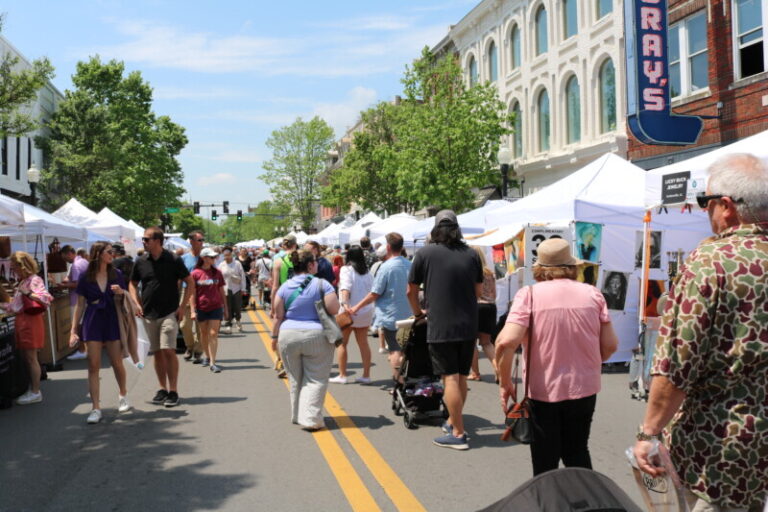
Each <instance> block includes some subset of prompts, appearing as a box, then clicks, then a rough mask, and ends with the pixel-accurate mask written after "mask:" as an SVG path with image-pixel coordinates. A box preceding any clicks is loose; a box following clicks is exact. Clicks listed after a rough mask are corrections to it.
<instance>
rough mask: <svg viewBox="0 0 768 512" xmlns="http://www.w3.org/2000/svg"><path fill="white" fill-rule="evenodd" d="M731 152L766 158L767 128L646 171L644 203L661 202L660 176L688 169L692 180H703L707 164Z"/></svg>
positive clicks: (767, 158) (767, 153)
mask: <svg viewBox="0 0 768 512" xmlns="http://www.w3.org/2000/svg"><path fill="white" fill-rule="evenodd" d="M732 153H751V154H753V155H755V156H756V157H758V158H761V159H763V160H768V130H766V131H763V132H760V133H758V134H755V135H752V136H751V137H747V138H745V139H741V140H740V141H737V142H734V143H733V144H729V145H727V146H723V147H721V148H718V149H714V150H712V151H710V152H708V153H704V154H702V155H698V156H695V157H693V158H689V159H688V160H683V161H682V162H676V163H674V164H670V165H666V166H664V167H658V168H656V169H653V170H651V171H648V173H646V181H645V204H646V205H647V206H648V207H649V208H650V207H655V206H658V205H660V204H661V189H662V176H665V175H669V174H675V173H680V172H686V171H688V172H690V173H691V179H692V180H700V181H702V182H703V181H704V180H706V176H707V169H708V168H709V166H710V165H712V164H713V163H714V162H715V161H716V160H717V159H718V158H720V157H722V156H725V155H728V154H732Z"/></svg>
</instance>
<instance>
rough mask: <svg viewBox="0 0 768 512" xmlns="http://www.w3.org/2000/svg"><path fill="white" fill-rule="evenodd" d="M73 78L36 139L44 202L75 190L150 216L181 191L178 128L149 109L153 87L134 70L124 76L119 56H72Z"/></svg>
mask: <svg viewBox="0 0 768 512" xmlns="http://www.w3.org/2000/svg"><path fill="white" fill-rule="evenodd" d="M72 82H73V84H74V87H75V88H74V90H72V91H70V90H68V91H66V93H65V99H64V100H63V101H62V102H61V103H60V104H59V107H58V109H57V111H56V112H55V113H54V115H53V117H52V118H51V120H50V121H49V122H48V123H47V126H48V128H49V131H48V135H46V136H43V137H39V138H38V139H37V141H36V143H37V145H38V146H39V147H41V148H43V151H44V152H45V153H46V157H47V161H48V162H49V165H48V168H47V169H46V170H44V172H43V180H42V183H41V185H42V189H43V192H44V195H45V200H46V202H47V203H48V206H49V207H52V208H55V207H56V206H58V205H59V204H61V203H63V202H64V201H66V200H67V199H69V198H70V197H77V198H78V199H79V200H80V201H81V202H82V203H83V204H85V205H86V206H88V207H89V208H91V209H93V210H98V209H101V208H102V207H104V206H109V207H110V208H111V209H112V210H113V211H114V212H115V213H117V214H118V215H120V216H122V217H124V218H131V219H134V220H136V221H137V222H138V223H140V224H153V223H155V222H156V220H157V218H158V217H159V216H160V214H161V213H162V211H163V209H164V208H165V207H169V206H177V205H178V204H179V197H180V196H181V195H182V194H183V193H184V189H183V188H182V186H181V184H182V181H183V173H182V170H181V165H180V164H179V162H178V161H177V160H176V157H177V156H178V155H179V153H180V152H181V150H182V149H183V148H184V146H186V144H187V137H186V135H185V134H184V128H183V127H181V126H179V125H178V124H176V123H174V122H172V121H171V119H170V118H169V117H167V116H157V115H156V114H155V113H154V112H153V111H152V88H151V87H150V85H149V84H148V83H147V82H145V81H144V80H143V78H142V76H141V73H139V72H138V71H133V72H131V73H128V74H127V75H126V74H125V66H124V64H123V63H122V62H118V61H115V60H112V61H109V62H106V63H102V62H101V59H100V58H99V57H92V58H91V59H90V60H89V61H88V62H79V63H78V64H77V70H76V72H75V74H74V76H73V77H72Z"/></svg>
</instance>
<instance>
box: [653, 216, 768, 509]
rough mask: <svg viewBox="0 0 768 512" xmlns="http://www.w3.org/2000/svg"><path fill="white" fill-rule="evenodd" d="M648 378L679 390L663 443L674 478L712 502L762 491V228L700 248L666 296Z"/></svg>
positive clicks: (736, 502)
mask: <svg viewBox="0 0 768 512" xmlns="http://www.w3.org/2000/svg"><path fill="white" fill-rule="evenodd" d="M652 373H653V374H654V375H663V376H666V377H667V378H669V380H670V381H671V383H672V384H674V385H675V386H676V387H677V388H679V389H681V390H683V391H685V393H686V398H685V401H684V402H683V405H682V406H681V407H680V410H679V411H678V412H677V414H676V415H675V417H674V419H673V420H672V423H671V428H670V430H669V437H668V438H667V440H668V441H669V443H670V452H671V454H672V460H673V462H674V463H675V465H676V466H677V470H678V472H679V473H680V476H681V478H682V479H683V480H684V481H685V483H686V486H687V487H688V489H690V490H691V491H692V492H693V493H694V494H696V495H698V496H699V497H701V498H703V499H704V500H706V501H708V502H711V503H715V504H717V505H720V506H729V507H749V506H754V505H756V504H759V503H762V502H763V500H764V499H765V496H766V492H768V227H766V226H765V225H762V227H760V226H758V225H755V224H745V225H741V226H737V227H735V228H731V229H728V230H726V231H724V232H723V233H721V234H719V235H717V236H715V237H712V238H710V239H707V240H705V241H704V242H702V243H701V244H700V245H699V247H698V248H697V249H696V250H695V251H694V252H693V253H691V255H690V257H689V258H688V260H687V261H686V263H685V265H684V266H682V267H681V270H680V273H679V275H678V280H677V281H676V282H675V284H674V285H673V286H672V288H671V290H670V300H669V301H667V305H666V307H665V310H664V317H663V320H662V327H661V329H660V331H659V339H658V343H657V345H656V355H655V357H654V364H653V371H652Z"/></svg>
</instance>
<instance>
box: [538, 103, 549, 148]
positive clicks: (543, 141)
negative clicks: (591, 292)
mask: <svg viewBox="0 0 768 512" xmlns="http://www.w3.org/2000/svg"><path fill="white" fill-rule="evenodd" d="M537 103H538V107H539V108H538V111H539V118H538V121H539V151H549V133H550V125H549V95H548V94H547V91H546V89H545V90H543V91H541V94H539V101H538V102H537Z"/></svg>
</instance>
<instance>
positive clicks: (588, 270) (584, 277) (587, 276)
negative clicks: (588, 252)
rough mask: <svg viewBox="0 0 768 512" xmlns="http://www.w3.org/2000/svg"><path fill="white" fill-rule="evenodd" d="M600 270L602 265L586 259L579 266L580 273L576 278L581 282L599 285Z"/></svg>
mask: <svg viewBox="0 0 768 512" xmlns="http://www.w3.org/2000/svg"><path fill="white" fill-rule="evenodd" d="M599 270H600V266H599V265H598V264H597V263H590V262H588V261H585V262H583V263H582V264H581V265H579V266H578V274H577V275H576V280H577V281H578V282H580V283H586V284H591V285H592V286H597V275H598V272H599Z"/></svg>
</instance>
